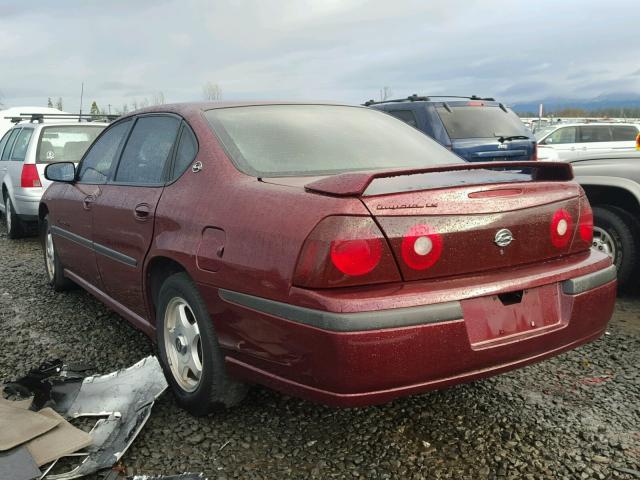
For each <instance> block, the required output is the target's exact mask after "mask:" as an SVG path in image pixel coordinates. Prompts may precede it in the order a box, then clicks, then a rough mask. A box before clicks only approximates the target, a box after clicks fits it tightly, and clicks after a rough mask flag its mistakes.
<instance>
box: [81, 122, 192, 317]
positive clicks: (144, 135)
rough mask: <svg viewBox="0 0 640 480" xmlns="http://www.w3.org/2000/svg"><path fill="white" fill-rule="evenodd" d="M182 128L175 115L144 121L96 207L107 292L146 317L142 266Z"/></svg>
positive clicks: (96, 230) (95, 226)
mask: <svg viewBox="0 0 640 480" xmlns="http://www.w3.org/2000/svg"><path fill="white" fill-rule="evenodd" d="M179 126H180V119H179V118H177V117H174V116H170V115H157V114H156V115H147V116H141V117H139V118H138V119H137V120H136V123H135V125H134V127H133V130H132V132H131V135H130V137H129V140H128V141H127V144H126V146H125V147H124V150H123V152H122V156H121V159H120V162H119V164H118V167H117V169H116V171H115V175H114V179H113V181H112V182H109V183H108V184H106V185H103V188H102V194H101V195H100V197H99V198H98V199H97V200H96V203H95V206H94V217H93V218H94V222H93V240H94V249H95V252H96V259H97V263H98V269H99V272H100V276H101V278H102V283H103V286H104V291H105V293H107V295H109V296H110V297H112V298H113V299H115V300H116V301H117V302H118V303H121V304H122V305H123V306H125V307H126V308H128V309H129V310H131V311H133V312H134V313H136V314H137V315H139V316H142V317H148V315H147V312H146V307H145V302H144V298H145V297H144V292H143V289H142V285H143V278H142V267H143V265H144V259H145V257H146V254H147V252H148V250H149V247H150V246H151V242H152V240H153V228H154V217H155V211H156V206H157V205H158V201H159V200H160V196H161V195H162V191H163V189H164V183H165V178H166V172H165V169H166V168H167V167H168V165H167V163H168V160H169V158H170V156H171V154H172V152H173V146H174V143H175V141H176V136H177V133H178V127H179Z"/></svg>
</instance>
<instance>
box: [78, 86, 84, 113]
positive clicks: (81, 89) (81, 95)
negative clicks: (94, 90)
mask: <svg viewBox="0 0 640 480" xmlns="http://www.w3.org/2000/svg"><path fill="white" fill-rule="evenodd" d="M83 95H84V82H82V86H81V87H80V115H78V122H81V121H82V97H83Z"/></svg>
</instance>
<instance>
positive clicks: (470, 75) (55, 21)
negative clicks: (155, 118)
mask: <svg viewBox="0 0 640 480" xmlns="http://www.w3.org/2000/svg"><path fill="white" fill-rule="evenodd" d="M637 11H638V10H637V2H636V1H633V0H628V1H625V0H609V1H606V2H604V1H601V0H582V1H569V0H566V1H557V0H548V1H547V0H535V1H517V2H515V1H511V0H483V1H473V0H447V1H440V0H437V1H428V0H226V1H204V0H200V1H196V0H194V1H189V0H136V1H123V0H109V1H104V0H102V1H86V0H85V1H72V0H57V1H48V2H33V1H31V2H25V1H18V0H15V1H9V0H0V95H1V97H2V98H1V99H0V101H2V102H3V103H4V104H5V105H7V106H18V105H42V106H44V105H46V102H47V97H54V98H57V97H62V99H63V102H64V106H65V109H66V110H75V109H77V108H78V106H79V94H80V85H81V82H83V81H84V86H85V105H86V102H90V101H92V100H96V101H97V102H98V104H99V105H100V106H101V107H103V106H106V105H107V104H111V105H112V107H113V108H116V107H119V106H122V104H124V103H128V104H129V105H131V103H133V102H134V101H138V102H140V101H142V99H144V98H151V97H152V96H153V95H154V94H156V93H157V92H162V93H163V94H164V97H165V98H166V100H167V101H188V100H200V99H202V98H203V93H202V87H203V85H204V84H205V83H206V82H214V83H217V84H218V85H219V86H220V88H221V90H222V95H223V98H224V99H321V100H325V99H326V100H329V99H330V100H338V101H342V102H351V103H360V102H362V101H364V100H366V99H369V98H377V97H379V95H380V93H379V91H380V88H381V87H383V86H389V87H390V88H391V90H392V91H393V93H394V95H395V96H406V95H408V94H411V93H414V92H416V93H419V94H432V95H435V94H444V93H447V94H457V95H469V94H479V95H483V96H496V97H498V98H499V99H501V100H504V101H507V102H510V103H518V102H522V101H527V100H534V99H540V98H551V97H554V98H558V97H563V98H593V97H596V96H599V95H608V94H611V93H625V94H626V93H636V94H637V93H638V92H640V60H639V59H640V55H638V50H639V49H640V45H639V42H638V19H637V18H638V16H637Z"/></svg>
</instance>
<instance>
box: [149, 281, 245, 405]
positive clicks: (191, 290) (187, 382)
mask: <svg viewBox="0 0 640 480" xmlns="http://www.w3.org/2000/svg"><path fill="white" fill-rule="evenodd" d="M157 312H158V315H157V320H156V338H157V342H158V353H159V357H160V363H161V365H162V368H163V370H164V374H165V377H166V378H167V382H168V383H169V385H171V388H172V389H173V392H174V394H175V397H176V400H177V402H178V404H179V405H180V406H181V407H182V408H184V409H185V410H187V411H188V412H189V413H191V414H192V415H196V416H203V415H206V414H208V413H210V412H211V411H212V410H214V409H215V408H216V407H219V406H225V407H233V406H235V405H237V404H238V403H240V402H241V401H242V400H243V399H244V397H245V396H246V394H247V391H248V387H247V386H246V385H245V384H242V383H240V382H237V381H234V380H232V379H230V378H229V376H228V375H227V373H226V370H225V366H224V355H223V354H222V350H221V348H220V344H219V343H218V337H217V335H216V333H215V330H214V328H213V323H212V322H211V318H210V317H209V312H208V310H207V307H206V304H205V302H204V300H203V299H202V297H201V296H200V293H199V292H198V290H197V288H196V286H195V284H194V283H193V281H192V280H191V278H190V277H189V275H187V274H186V273H185V272H180V273H176V274H173V275H171V276H170V277H169V278H167V279H166V280H165V282H164V283H163V284H162V287H160V293H159V294H158V308H157ZM179 312H182V314H179Z"/></svg>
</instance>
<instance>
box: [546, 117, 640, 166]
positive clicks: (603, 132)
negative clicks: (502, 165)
mask: <svg viewBox="0 0 640 480" xmlns="http://www.w3.org/2000/svg"><path fill="white" fill-rule="evenodd" d="M639 133H640V125H636V124H633V123H561V124H558V125H555V126H553V127H547V128H545V129H543V130H540V131H539V132H536V138H537V139H538V159H539V160H574V159H576V158H580V157H582V156H586V155H593V154H600V153H611V152H619V151H624V150H635V148H636V139H637V137H638V134H639Z"/></svg>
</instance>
